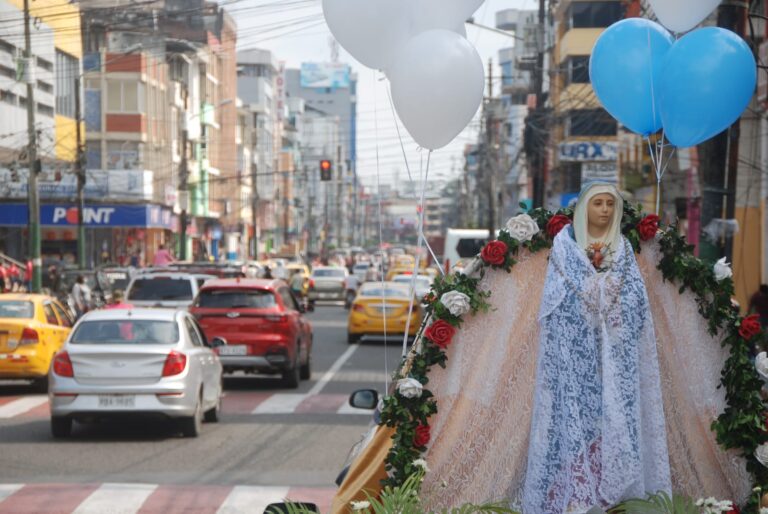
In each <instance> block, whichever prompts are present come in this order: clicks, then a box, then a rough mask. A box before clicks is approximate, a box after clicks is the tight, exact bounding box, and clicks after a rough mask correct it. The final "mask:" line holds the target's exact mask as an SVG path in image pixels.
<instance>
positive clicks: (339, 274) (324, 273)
mask: <svg viewBox="0 0 768 514" xmlns="http://www.w3.org/2000/svg"><path fill="white" fill-rule="evenodd" d="M312 276H314V277H333V278H344V270H343V269H316V270H315V271H313V272H312Z"/></svg>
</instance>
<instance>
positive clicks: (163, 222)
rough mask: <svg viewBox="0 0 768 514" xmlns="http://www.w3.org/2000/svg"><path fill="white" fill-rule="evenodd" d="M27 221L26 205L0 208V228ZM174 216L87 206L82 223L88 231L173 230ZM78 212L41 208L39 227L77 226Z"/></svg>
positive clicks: (152, 209) (147, 209)
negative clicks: (121, 228) (95, 229)
mask: <svg viewBox="0 0 768 514" xmlns="http://www.w3.org/2000/svg"><path fill="white" fill-rule="evenodd" d="M28 220H29V209H28V208H27V205H26V204H20V203H16V204H0V226H24V225H27V223H28ZM173 221H174V220H173V214H172V213H171V211H170V210H168V209H163V208H162V207H160V206H158V205H88V206H86V207H85V209H84V210H83V222H84V223H85V225H86V226H87V227H89V228H112V227H124V228H161V229H168V230H171V229H172V228H173ZM77 223H78V209H77V207H73V206H71V205H48V204H46V205H41V206H40V224H41V225H42V226H47V227H68V226H73V225H75V226H76V225H77Z"/></svg>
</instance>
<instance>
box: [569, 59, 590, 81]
mask: <svg viewBox="0 0 768 514" xmlns="http://www.w3.org/2000/svg"><path fill="white" fill-rule="evenodd" d="M565 72H566V76H565V85H566V86H567V85H568V84H589V56H586V55H583V56H582V55H579V56H575V57H569V58H568V60H567V61H566V70H565Z"/></svg>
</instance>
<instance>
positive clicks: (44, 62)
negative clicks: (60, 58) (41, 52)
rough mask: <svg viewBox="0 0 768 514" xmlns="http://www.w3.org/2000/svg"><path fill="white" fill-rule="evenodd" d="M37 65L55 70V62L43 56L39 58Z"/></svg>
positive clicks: (46, 69) (48, 69) (47, 69)
mask: <svg viewBox="0 0 768 514" xmlns="http://www.w3.org/2000/svg"><path fill="white" fill-rule="evenodd" d="M37 65H38V66H39V67H41V68H42V69H44V70H45V71H53V63H52V62H51V61H48V60H46V59H43V58H42V57H38V58H37Z"/></svg>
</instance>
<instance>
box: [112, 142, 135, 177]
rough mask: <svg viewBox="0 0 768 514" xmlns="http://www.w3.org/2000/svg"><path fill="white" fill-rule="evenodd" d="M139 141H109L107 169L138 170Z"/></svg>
mask: <svg viewBox="0 0 768 514" xmlns="http://www.w3.org/2000/svg"><path fill="white" fill-rule="evenodd" d="M139 157H140V154H139V143H137V142H135V141H125V142H120V141H108V142H107V169H109V170H137V169H139V166H140V164H141V163H140V162H139Z"/></svg>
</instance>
